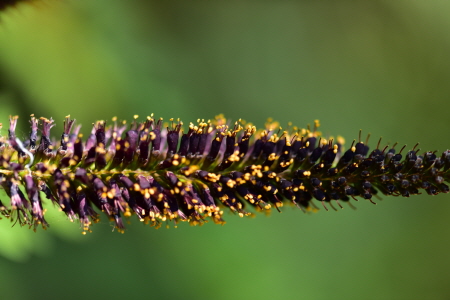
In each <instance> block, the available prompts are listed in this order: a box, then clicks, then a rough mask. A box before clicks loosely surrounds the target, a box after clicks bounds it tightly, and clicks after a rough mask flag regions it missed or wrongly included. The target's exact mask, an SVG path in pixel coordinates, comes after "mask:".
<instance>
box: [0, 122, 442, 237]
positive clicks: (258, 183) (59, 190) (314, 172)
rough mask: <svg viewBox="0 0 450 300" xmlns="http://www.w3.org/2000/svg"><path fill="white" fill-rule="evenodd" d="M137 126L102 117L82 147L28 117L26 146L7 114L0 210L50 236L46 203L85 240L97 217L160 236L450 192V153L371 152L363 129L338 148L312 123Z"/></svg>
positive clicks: (66, 132)
mask: <svg viewBox="0 0 450 300" xmlns="http://www.w3.org/2000/svg"><path fill="white" fill-rule="evenodd" d="M138 118H139V117H138V116H137V115H136V116H135V117H134V120H133V122H132V123H131V125H130V126H129V127H128V130H127V126H126V123H125V122H123V123H122V125H118V124H117V118H113V122H112V124H107V122H105V121H98V122H96V123H94V125H93V128H92V131H91V134H90V135H89V137H88V138H87V139H85V140H83V136H82V135H81V134H79V133H78V132H79V129H80V127H79V126H77V127H75V129H74V130H73V132H72V128H73V125H74V122H75V120H73V119H71V118H70V116H67V117H66V118H65V121H64V126H63V127H64V128H63V132H62V135H61V139H60V142H59V145H54V144H56V142H55V140H54V139H52V138H51V136H50V129H51V128H52V127H54V126H55V124H54V121H53V119H51V118H50V119H47V118H40V119H37V118H35V117H34V115H31V119H30V121H29V123H30V129H31V133H30V138H29V140H26V141H25V142H23V143H22V141H20V140H19V139H18V138H17V137H16V134H15V129H16V125H17V121H18V117H17V116H12V117H10V125H9V129H8V137H7V138H5V137H2V136H0V188H2V189H3V190H4V191H5V194H6V195H7V196H8V198H9V204H7V202H6V201H5V199H2V200H3V201H0V214H1V215H3V216H4V217H6V218H9V219H11V221H12V222H13V223H14V224H16V223H18V224H19V225H21V226H23V225H28V226H30V227H31V228H33V229H34V230H36V229H37V228H38V227H39V226H40V227H43V228H44V229H45V228H47V227H49V224H48V222H47V221H46V220H45V218H44V213H45V209H44V207H45V206H46V205H48V203H46V202H52V203H54V204H56V205H57V206H59V207H60V209H61V210H62V211H63V212H64V213H65V214H66V215H67V217H68V219H69V220H71V221H74V220H79V222H80V226H81V228H82V230H83V231H82V232H83V233H84V234H85V233H86V232H90V231H91V226H92V224H93V223H97V222H99V220H100V219H99V213H98V212H99V211H101V212H103V213H105V214H106V215H107V216H108V218H109V220H110V221H111V222H114V224H115V228H116V229H117V231H118V232H124V230H125V226H124V220H123V218H130V217H132V216H133V215H136V217H137V219H138V220H140V221H141V222H143V223H144V224H149V225H150V226H154V227H156V228H158V227H160V226H161V225H162V224H163V223H167V224H169V223H174V224H175V225H176V224H178V223H179V222H180V221H187V222H189V223H190V224H192V225H202V224H204V223H206V222H208V221H210V220H211V221H213V222H214V223H217V224H224V223H225V221H224V219H223V215H224V211H225V210H229V211H231V212H232V213H235V214H237V215H239V216H240V217H244V216H249V215H253V213H254V212H260V211H265V212H268V211H270V210H271V209H272V208H275V209H276V210H278V211H280V210H281V208H282V207H283V206H284V205H286V204H292V205H295V206H297V207H299V208H300V209H301V210H303V211H304V212H307V211H315V210H317V209H318V208H317V206H316V205H315V202H320V205H319V206H323V207H324V209H325V210H328V209H329V207H331V208H332V209H334V210H337V208H343V204H344V202H346V203H348V205H349V206H350V207H352V208H353V207H354V206H353V205H352V204H351V201H352V200H355V201H358V199H365V200H367V201H368V202H371V203H373V204H376V202H375V201H374V200H373V198H374V196H376V197H377V198H379V197H378V195H379V194H380V193H381V194H384V195H387V196H403V197H409V196H411V195H416V194H420V193H423V192H425V193H427V194H429V195H437V194H439V193H448V192H449V191H450V188H449V186H448V185H447V184H446V183H445V182H449V181H450V150H446V151H444V152H443V153H442V154H440V155H439V154H438V153H437V151H428V152H425V153H422V154H421V153H420V149H418V145H419V144H418V143H417V144H416V145H415V146H414V147H413V148H412V150H410V151H408V152H407V153H406V154H404V155H403V154H402V152H403V150H404V149H405V147H406V146H403V147H402V148H401V149H400V151H399V152H398V153H397V151H396V149H395V147H396V145H397V144H394V145H393V146H392V147H389V145H386V146H384V147H383V146H382V145H381V138H380V139H379V140H378V143H377V146H376V148H375V149H374V150H373V151H371V152H370V149H369V146H368V141H369V136H370V135H368V136H367V138H366V139H365V140H364V141H362V139H361V135H362V132H361V131H359V136H358V139H357V140H353V142H352V144H351V145H350V148H349V149H347V150H345V151H344V150H343V147H344V141H343V138H341V137H338V138H337V139H333V138H326V137H324V136H322V135H321V133H320V132H319V131H318V128H319V126H320V123H319V121H317V120H316V121H314V125H313V127H312V129H311V127H310V126H309V125H308V126H307V128H306V129H301V128H297V127H295V126H292V124H289V127H288V129H287V130H283V129H282V128H281V127H279V124H278V123H276V122H273V121H272V120H269V121H268V123H267V124H266V128H265V129H263V130H258V129H257V128H256V127H255V126H253V125H251V124H246V123H245V122H244V121H242V120H239V121H237V122H235V123H234V124H233V125H230V123H229V121H227V120H226V119H225V118H224V117H223V116H222V115H219V116H217V117H216V118H215V120H213V121H209V120H208V121H205V120H203V119H199V120H197V122H196V123H189V124H190V125H189V126H188V127H187V128H185V129H184V128H183V122H181V121H180V120H179V119H178V120H176V122H174V119H170V123H169V124H165V123H163V119H162V118H160V119H155V118H154V117H153V115H151V116H150V117H147V118H146V119H145V120H144V121H143V122H139V121H138ZM0 126H1V125H0ZM71 132H72V133H71ZM39 134H40V137H38V135H39ZM38 139H40V143H39V145H37V141H38ZM41 192H42V193H41ZM43 198H45V199H43ZM333 203H334V204H335V205H337V206H335V205H333Z"/></svg>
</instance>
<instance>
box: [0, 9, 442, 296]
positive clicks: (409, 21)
mask: <svg viewBox="0 0 450 300" xmlns="http://www.w3.org/2000/svg"><path fill="white" fill-rule="evenodd" d="M449 13H450V4H449V2H448V1H400V0H397V1H366V2H359V3H355V2H352V1H348V2H347V1H298V2H295V1H273V2H272V1H261V2H258V1H217V2H216V1H209V2H207V1H194V2H191V1H180V2H173V1H155V2H153V1H144V0H142V1H114V0H103V1H88V0H82V1H72V0H67V1H47V2H36V3H35V4H32V5H21V6H18V7H17V8H13V9H10V10H8V11H5V12H3V13H1V14H0V122H3V124H6V123H7V122H8V116H9V115H10V114H13V115H14V114H19V115H20V116H21V118H20V119H19V121H20V123H21V127H20V129H19V131H18V132H19V136H22V137H25V136H27V134H28V128H27V122H28V121H27V118H28V115H29V114H31V113H34V114H35V115H36V116H45V117H53V118H54V119H55V120H56V123H57V126H56V127H55V128H54V129H53V133H54V134H55V135H59V132H60V131H61V130H62V122H63V120H64V116H66V115H67V114H71V116H72V117H74V118H76V119H77V122H79V123H81V124H84V126H85V127H84V132H86V133H87V132H89V130H90V124H91V123H92V122H94V121H96V120H98V119H107V120H109V119H110V118H111V117H112V116H118V117H119V118H120V119H131V118H132V116H133V115H134V114H139V115H140V116H141V117H145V116H146V115H149V114H150V113H155V115H156V116H157V117H164V118H165V119H168V118H170V117H180V118H182V120H184V121H185V123H186V122H189V121H194V120H196V119H197V118H205V119H208V118H213V117H214V116H215V115H217V114H219V113H224V114H225V116H226V117H228V118H231V119H233V120H235V119H238V118H244V119H245V120H248V121H252V122H254V123H255V124H257V125H259V126H262V125H263V124H264V121H265V120H266V118H267V117H273V118H274V119H276V120H279V121H280V122H281V124H282V125H285V124H286V123H287V122H288V121H292V122H293V123H294V124H297V125H298V126H304V125H306V124H308V123H312V121H313V120H314V119H320V120H321V123H322V127H321V129H322V131H323V132H324V133H325V134H327V135H328V134H331V135H338V134H339V135H343V136H344V137H346V138H347V142H349V141H350V142H351V140H352V139H353V138H357V134H358V131H359V129H363V133H364V135H365V134H366V133H368V132H371V133H372V141H371V142H372V143H371V144H372V145H374V144H375V143H376V140H378V137H380V136H383V140H384V141H385V142H386V143H387V142H391V143H393V142H396V141H397V142H399V143H400V144H408V145H409V146H413V145H414V144H415V143H416V142H418V141H420V142H421V145H420V147H421V148H422V149H423V150H424V151H425V150H439V151H443V150H446V149H447V147H449V146H450V141H449V140H448V128H449V125H450V122H449V112H448V110H449V108H450V104H449V103H448V101H449V95H450V84H449V81H450V57H449V53H450V18H448V15H449ZM3 134H6V131H5V128H4V129H3ZM377 202H378V205H376V206H374V205H372V204H370V203H368V202H366V201H359V203H354V204H355V206H357V208H358V209H357V211H353V210H351V209H350V208H348V207H346V208H345V209H343V210H341V211H339V212H334V211H329V212H326V211H324V210H323V209H322V210H321V211H320V212H319V213H317V214H310V215H309V214H303V213H302V212H301V211H299V210H298V209H293V208H290V207H285V209H284V210H283V212H282V213H275V212H274V213H272V215H271V216H270V217H265V216H263V215H258V216H257V217H256V218H254V219H248V218H244V219H241V218H238V217H236V216H233V215H231V214H230V215H228V216H226V220H227V224H226V225H225V226H218V225H214V224H207V225H206V226H203V227H190V226H188V224H184V223H183V224H181V225H180V226H179V227H178V228H177V229H174V228H171V229H159V230H154V229H153V228H149V227H146V226H142V224H140V223H139V222H132V224H130V225H128V226H127V227H128V230H127V232H126V233H125V234H124V235H121V234H118V233H116V232H111V231H112V226H111V224H109V223H108V222H106V221H103V222H102V223H100V224H96V225H95V226H94V227H93V230H94V231H93V233H92V234H88V235H87V236H82V235H81V234H80V232H81V230H80V228H79V225H78V224H76V223H75V224H72V223H69V222H68V221H67V220H66V219H65V217H64V216H63V215H61V214H60V213H59V212H55V211H53V212H50V214H49V216H48V219H49V221H50V223H51V227H50V229H49V230H47V231H43V230H39V231H38V232H37V233H34V232H32V231H31V230H27V229H26V228H20V227H19V226H15V227H13V228H11V227H10V226H11V225H10V223H9V222H8V221H7V220H2V221H1V222H0V239H1V241H0V254H1V255H2V257H0V289H1V292H0V294H1V297H2V299H49V300H52V299H61V298H62V299H66V300H69V299H91V298H92V299H94V298H97V299H107V298H108V299H138V298H139V299H181V298H183V299H449V298H450V286H449V274H450V255H449V253H450V243H449V240H450V218H449V214H450V195H439V196H436V197H430V196H426V195H422V196H416V197H412V198H395V197H391V198H386V197H385V198H384V200H383V201H378V200H377Z"/></svg>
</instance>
